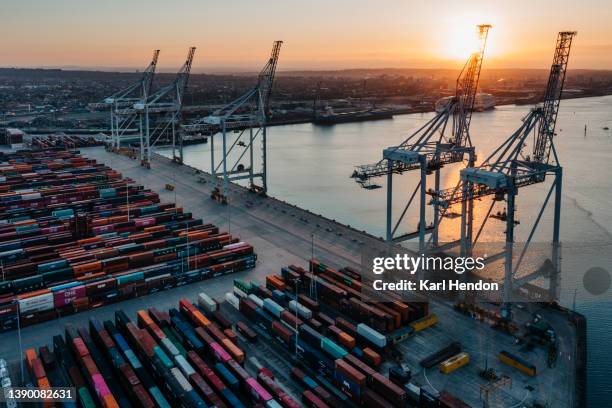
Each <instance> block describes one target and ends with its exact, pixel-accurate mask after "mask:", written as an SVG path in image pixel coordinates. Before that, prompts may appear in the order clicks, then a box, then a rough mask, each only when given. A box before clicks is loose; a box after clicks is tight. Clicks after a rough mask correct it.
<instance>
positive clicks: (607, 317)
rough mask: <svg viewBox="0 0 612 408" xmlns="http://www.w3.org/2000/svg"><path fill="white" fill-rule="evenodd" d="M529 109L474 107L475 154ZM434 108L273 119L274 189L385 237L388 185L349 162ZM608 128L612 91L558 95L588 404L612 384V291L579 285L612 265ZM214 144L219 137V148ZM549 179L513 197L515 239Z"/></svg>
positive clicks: (402, 182)
mask: <svg viewBox="0 0 612 408" xmlns="http://www.w3.org/2000/svg"><path fill="white" fill-rule="evenodd" d="M529 108H530V107H528V106H501V107H498V108H496V109H495V110H494V111H490V112H484V113H475V114H474V116H473V120H472V128H471V129H472V130H471V134H472V140H473V142H474V144H475V145H476V147H477V154H478V159H479V160H483V159H484V158H485V157H486V155H487V154H488V152H490V151H492V149H493V148H494V147H495V146H497V145H498V144H499V143H501V141H503V140H504V139H505V138H506V137H508V135H509V134H511V132H512V131H514V130H515V129H516V128H517V127H518V126H519V124H520V121H521V118H523V117H524V116H525V115H526V114H527V112H528V110H529ZM431 117H432V114H431V113H428V114H413V115H400V116H396V117H395V118H394V119H392V120H385V121H377V122H365V123H355V124H342V125H336V126H333V127H318V126H314V125H311V124H303V125H290V126H280V127H272V128H269V130H268V172H269V176H268V186H269V192H270V195H273V196H275V197H277V198H280V199H282V200H285V201H288V202H291V203H294V204H297V205H299V206H301V207H303V208H307V209H310V210H312V211H314V212H315V213H321V214H324V215H326V216H327V217H329V218H333V219H336V220H338V221H340V222H342V223H346V224H349V225H352V226H355V227H357V228H359V229H365V230H367V231H369V232H371V233H373V234H376V235H379V236H382V235H383V234H384V226H385V202H386V189H384V188H381V189H377V190H364V189H362V188H360V187H359V186H358V185H357V184H356V183H355V182H354V181H353V180H352V179H350V178H349V176H350V174H351V173H352V171H353V167H354V166H355V165H357V164H363V163H373V162H376V161H377V160H379V159H380V157H381V154H382V148H384V147H387V146H393V145H397V144H398V143H400V142H401V141H402V140H403V139H405V138H406V137H407V136H409V135H410V134H411V133H412V132H413V131H414V130H416V129H417V128H418V127H420V126H421V125H422V124H423V123H424V122H426V121H427V120H428V119H430V118H431ZM585 125H587V131H586V135H585ZM604 127H608V128H611V129H612V96H607V97H600V98H587V99H576V100H569V101H563V102H562V104H561V110H560V114H559V121H558V124H557V133H558V136H557V138H556V147H557V152H558V155H559V157H560V161H561V163H562V165H563V166H564V178H563V201H562V208H563V209H562V218H563V220H562V225H561V235H562V241H563V277H562V288H563V289H562V297H561V301H562V303H564V304H565V305H567V306H572V304H573V302H574V298H575V299H576V309H577V310H578V311H580V312H582V313H583V314H585V315H586V316H587V317H588V319H589V320H588V324H589V329H588V336H589V344H588V349H589V401H590V404H589V405H591V406H603V405H605V403H604V402H603V401H607V400H606V399H605V398H606V396H608V395H609V394H610V393H611V392H612V385H611V383H610V381H609V378H608V377H607V374H608V373H609V372H610V369H611V368H612V359H611V358H610V355H609V352H608V351H607V350H608V345H609V344H610V341H611V340H612V335H610V333H609V331H608V329H607V328H608V327H610V326H612V307H611V305H612V292H611V291H608V292H606V293H605V294H603V295H600V296H593V295H591V294H589V293H588V292H587V291H586V290H584V288H583V285H582V277H583V275H584V272H585V271H586V270H588V269H589V268H590V267H594V266H600V267H603V268H605V269H607V270H609V271H610V270H612V262H610V259H612V206H611V203H612V130H604ZM220 144H221V143H220V139H219V142H218V143H216V146H215V147H217V145H220ZM209 146H210V145H206V144H205V145H196V146H188V147H186V148H185V162H186V163H187V164H189V165H192V166H194V167H198V168H201V169H203V170H206V171H209V170H210V161H209V158H210V150H209V149H210V147H209ZM162 153H163V152H162ZM258 153H259V152H256V154H258ZM453 167H454V168H453ZM458 169H459V167H457V166H448V167H447V168H445V169H444V170H443V173H442V184H443V186H447V187H452V186H454V184H455V183H456V181H457V171H458ZM416 177H417V176H416V174H415V175H413V174H407V175H404V176H401V177H396V178H395V182H394V191H395V198H396V200H395V201H394V211H395V213H396V214H399V213H400V212H401V211H402V209H403V206H404V205H405V203H406V200H407V197H408V196H409V194H410V193H411V192H412V190H413V189H414V187H415V186H416V183H417V179H416ZM432 181H433V180H431V181H429V180H428V183H431V182H432ZM384 182H385V180H383V179H381V180H379V181H377V183H378V184H381V185H383V186H384ZM549 185H550V184H549V183H548V182H547V183H544V184H543V185H537V186H530V187H528V188H526V189H524V190H521V191H520V194H519V196H518V198H517V205H518V208H519V210H518V219H520V221H521V225H520V226H519V227H518V228H517V229H516V234H517V235H518V240H520V239H521V238H522V239H525V238H526V236H527V235H528V233H529V229H530V226H531V225H532V223H533V220H534V219H535V217H536V215H537V212H538V210H539V208H540V206H541V203H542V202H543V200H544V197H545V195H546V192H547V191H548V188H549ZM488 202H489V201H488V200H483V202H482V203H479V204H478V205H477V206H476V210H475V212H476V216H477V218H478V216H479V215H480V217H482V216H483V213H484V211H486V209H485V208H484V207H485V205H486V204H487V203H488ZM487 207H488V206H487ZM549 207H551V206H550V205H549ZM416 208H417V207H416V206H414V209H413V211H411V212H408V214H407V216H406V219H405V222H404V223H403V225H402V226H401V229H402V231H403V232H408V231H414V230H416V225H417V218H416V215H417V214H416ZM551 220H552V214H551V211H550V209H549V210H547V211H545V212H544V215H543V217H542V221H541V226H542V228H540V230H539V231H538V232H537V233H536V235H535V240H536V241H540V242H549V241H550V237H551V233H552V227H551V225H552V224H551ZM456 223H457V220H451V219H445V221H444V224H445V225H444V226H445V228H444V231H443V232H442V237H443V238H446V239H451V238H456V237H457V233H456V232H457V228H456ZM502 239H503V226H502V225H501V223H498V224H497V225H495V223H493V222H489V223H488V224H487V229H485V231H484V232H483V236H482V239H481V240H482V241H494V242H495V241H497V242H499V241H500V240H502ZM602 404H603V405H602Z"/></svg>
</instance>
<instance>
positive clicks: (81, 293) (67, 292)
mask: <svg viewBox="0 0 612 408" xmlns="http://www.w3.org/2000/svg"><path fill="white" fill-rule="evenodd" d="M86 296H87V295H86V293H85V286H84V285H80V286H75V287H73V288H68V289H62V290H58V291H57V292H55V293H53V304H54V305H55V307H56V308H57V307H62V306H66V305H69V304H71V303H72V302H73V301H74V300H75V299H78V298H83V297H86Z"/></svg>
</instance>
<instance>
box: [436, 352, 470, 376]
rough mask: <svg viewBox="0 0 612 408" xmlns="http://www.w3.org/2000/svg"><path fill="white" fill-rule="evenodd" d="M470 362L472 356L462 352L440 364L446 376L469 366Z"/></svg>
mask: <svg viewBox="0 0 612 408" xmlns="http://www.w3.org/2000/svg"><path fill="white" fill-rule="evenodd" d="M469 362H470V355H469V354H468V353H464V352H462V353H459V354H457V355H455V356H453V357H451V358H449V359H448V360H446V361H443V362H442V363H440V371H441V372H442V373H444V374H450V373H452V372H453V371H455V370H456V369H458V368H461V367H463V366H464V365H468V364H469Z"/></svg>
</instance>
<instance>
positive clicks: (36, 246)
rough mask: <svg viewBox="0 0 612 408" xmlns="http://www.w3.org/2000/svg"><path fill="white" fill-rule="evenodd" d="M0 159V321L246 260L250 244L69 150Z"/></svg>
mask: <svg viewBox="0 0 612 408" xmlns="http://www.w3.org/2000/svg"><path fill="white" fill-rule="evenodd" d="M0 161H2V162H4V163H6V164H5V165H2V166H1V167H0V172H1V173H2V176H1V177H2V179H1V183H2V184H0V189H1V190H2V193H0V203H1V204H0V206H1V208H2V209H1V215H0V218H1V220H2V221H3V224H2V225H1V226H0V262H2V281H1V282H0V296H1V298H0V331H9V330H12V329H15V328H16V327H17V321H18V319H19V323H20V325H21V326H22V327H25V326H29V325H33V324H36V323H39V322H44V321H47V320H52V319H56V318H59V317H61V316H66V315H70V314H73V313H77V312H81V311H84V310H89V309H94V308H97V307H101V306H104V305H106V304H110V303H115V302H120V301H121V300H123V299H131V298H133V297H138V296H142V295H145V294H149V293H155V292H158V291H160V290H164V289H168V288H171V287H175V286H181V285H184V284H188V283H191V282H195V281H199V280H202V279H207V278H210V277H213V276H218V275H222V274H225V273H232V272H235V271H240V270H245V269H250V268H253V267H254V265H255V260H256V255H255V254H254V252H253V247H252V246H250V245H248V244H247V243H244V242H240V241H239V239H238V238H236V237H232V235H231V234H228V233H223V232H219V228H218V227H216V226H214V225H212V224H204V223H203V222H202V220H201V219H194V218H193V217H192V214H191V213H188V212H184V211H183V209H182V208H178V207H176V206H175V205H174V204H171V203H160V200H159V196H158V194H157V193H154V192H152V191H150V190H145V189H144V188H143V186H140V185H136V184H134V183H133V181H132V180H129V179H124V178H122V177H121V174H119V173H117V172H116V171H114V170H112V169H111V168H109V167H107V166H105V165H103V164H98V163H96V161H95V160H88V159H84V158H83V157H81V156H79V155H78V154H77V153H76V152H68V151H62V150H48V151H35V152H22V153H16V154H7V155H2V156H1V157H0Z"/></svg>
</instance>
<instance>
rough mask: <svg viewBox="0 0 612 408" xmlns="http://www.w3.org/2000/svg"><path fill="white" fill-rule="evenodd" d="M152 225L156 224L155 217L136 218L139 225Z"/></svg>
mask: <svg viewBox="0 0 612 408" xmlns="http://www.w3.org/2000/svg"><path fill="white" fill-rule="evenodd" d="M152 225H155V218H153V217H147V218H138V219H136V226H137V227H150V226H152Z"/></svg>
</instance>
